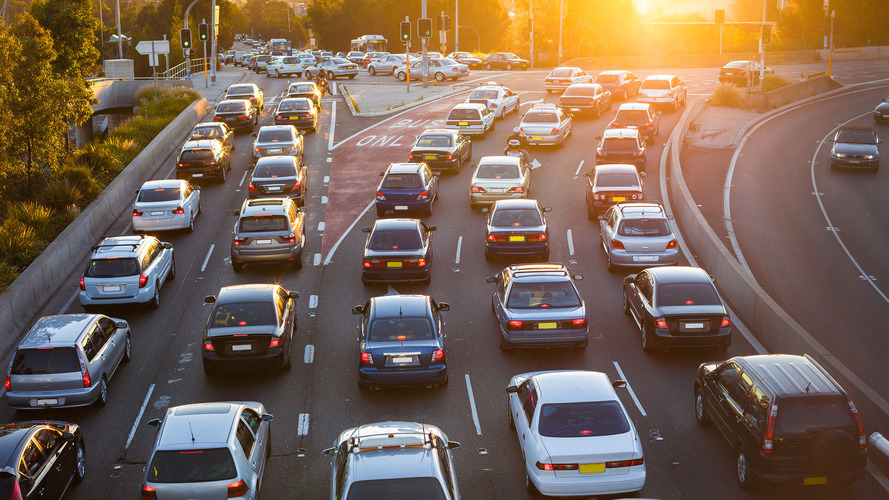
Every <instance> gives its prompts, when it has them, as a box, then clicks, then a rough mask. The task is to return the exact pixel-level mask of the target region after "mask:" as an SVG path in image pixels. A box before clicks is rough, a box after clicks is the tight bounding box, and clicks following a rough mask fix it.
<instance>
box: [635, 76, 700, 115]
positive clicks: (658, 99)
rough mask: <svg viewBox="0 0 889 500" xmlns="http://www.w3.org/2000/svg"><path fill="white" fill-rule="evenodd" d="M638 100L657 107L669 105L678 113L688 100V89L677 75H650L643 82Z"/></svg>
mask: <svg viewBox="0 0 889 500" xmlns="http://www.w3.org/2000/svg"><path fill="white" fill-rule="evenodd" d="M636 100H637V101H639V102H647V103H649V104H655V105H656V104H669V105H670V106H671V107H672V108H673V111H676V110H678V109H679V106H684V105H685V102H686V101H687V100H688V89H687V88H686V86H685V82H683V81H682V80H680V79H679V77H678V76H676V75H649V76H647V77H646V78H645V80H643V81H642V86H641V87H639V95H638V96H637V97H636Z"/></svg>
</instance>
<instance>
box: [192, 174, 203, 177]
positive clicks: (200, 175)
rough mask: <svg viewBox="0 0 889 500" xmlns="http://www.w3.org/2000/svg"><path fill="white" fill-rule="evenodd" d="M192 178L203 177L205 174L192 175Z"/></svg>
mask: <svg viewBox="0 0 889 500" xmlns="http://www.w3.org/2000/svg"><path fill="white" fill-rule="evenodd" d="M191 176H192V177H203V176H204V174H191Z"/></svg>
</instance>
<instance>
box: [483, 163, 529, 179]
mask: <svg viewBox="0 0 889 500" xmlns="http://www.w3.org/2000/svg"><path fill="white" fill-rule="evenodd" d="M475 177H476V178H477V179H518V178H519V177H520V175H519V167H517V166H516V165H479V166H478V173H476V174H475Z"/></svg>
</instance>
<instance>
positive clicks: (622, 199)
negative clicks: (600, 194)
mask: <svg viewBox="0 0 889 500" xmlns="http://www.w3.org/2000/svg"><path fill="white" fill-rule="evenodd" d="M611 201H627V199H626V198H625V197H623V196H614V197H612V198H611Z"/></svg>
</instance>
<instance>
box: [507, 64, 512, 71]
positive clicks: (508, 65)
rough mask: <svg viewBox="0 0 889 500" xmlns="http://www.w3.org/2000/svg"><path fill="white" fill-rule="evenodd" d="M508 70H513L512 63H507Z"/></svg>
mask: <svg viewBox="0 0 889 500" xmlns="http://www.w3.org/2000/svg"><path fill="white" fill-rule="evenodd" d="M506 71H512V64H510V63H506Z"/></svg>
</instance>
